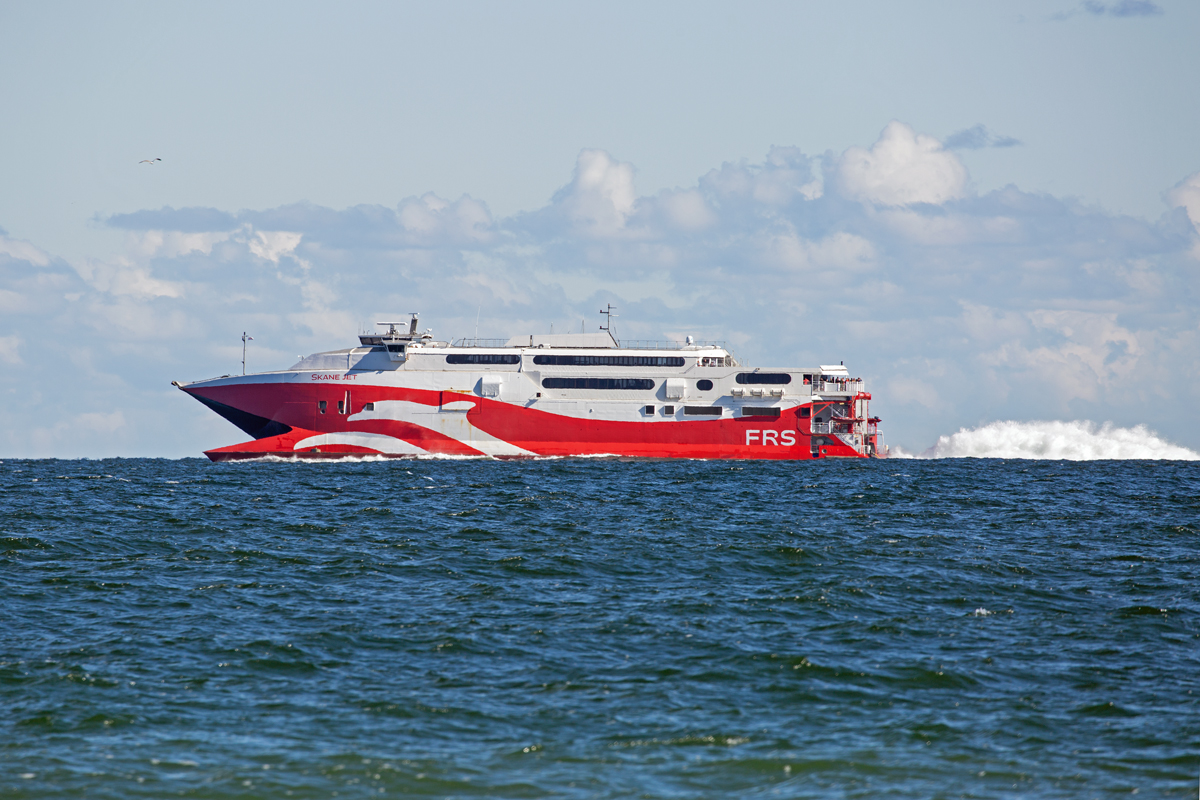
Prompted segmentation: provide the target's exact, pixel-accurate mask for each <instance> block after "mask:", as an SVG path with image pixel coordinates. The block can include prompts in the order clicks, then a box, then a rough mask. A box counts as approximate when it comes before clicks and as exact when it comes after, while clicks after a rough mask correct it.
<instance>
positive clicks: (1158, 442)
mask: <svg viewBox="0 0 1200 800" xmlns="http://www.w3.org/2000/svg"><path fill="white" fill-rule="evenodd" d="M902 456H903V454H902ZM916 457H917V458H1037V459H1065V460H1068V461H1096V460H1099V459H1170V460H1177V461H1200V453H1197V452H1196V451H1195V450H1189V449H1188V448H1186V447H1180V446H1179V445H1176V444H1171V443H1170V442H1168V441H1166V440H1164V439H1162V438H1160V437H1159V436H1158V434H1157V433H1155V432H1154V431H1152V430H1150V429H1149V428H1147V427H1146V426H1145V425H1137V426H1135V427H1132V428H1118V427H1116V426H1115V425H1113V424H1112V423H1111V422H1106V423H1104V424H1103V425H1097V424H1096V423H1094V422H1090V421H1088V420H1075V421H1073V422H1053V421H1048V422H1012V421H1005V422H993V423H991V424H989V425H983V426H982V427H979V428H972V429H970V430H968V429H966V428H962V429H960V430H959V431H958V433H955V434H952V435H950V436H940V437H938V440H937V444H935V445H934V446H933V447H931V448H929V449H928V450H926V451H925V452H923V453H921V454H920V455H919V456H916Z"/></svg>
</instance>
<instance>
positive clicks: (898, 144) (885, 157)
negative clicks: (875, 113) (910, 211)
mask: <svg viewBox="0 0 1200 800" xmlns="http://www.w3.org/2000/svg"><path fill="white" fill-rule="evenodd" d="M837 177H838V185H839V187H840V188H841V190H842V192H843V193H844V194H845V195H846V196H847V197H851V198H853V199H856V200H860V201H862V202H865V203H873V204H875V205H880V206H904V205H911V204H913V203H929V204H933V205H940V204H942V203H945V202H946V201H948V200H957V199H959V198H961V197H964V196H965V195H966V193H967V170H966V167H964V166H963V165H962V162H961V161H959V160H958V156H956V155H954V154H953V153H951V152H950V151H948V150H947V149H946V148H944V147H943V146H942V143H941V142H939V141H938V140H937V139H935V138H933V137H932V136H927V135H925V134H919V133H917V132H916V131H914V130H913V129H912V128H910V127H909V126H908V125H905V124H904V123H903V122H896V121H893V122H891V123H889V124H888V126H887V127H886V128H884V129H883V133H881V134H880V135H879V140H878V141H877V142H875V144H874V145H872V146H871V148H870V149H865V148H862V147H851V148H850V149H848V150H847V151H846V152H845V153H843V154H842V157H841V159H839V161H838V164H837Z"/></svg>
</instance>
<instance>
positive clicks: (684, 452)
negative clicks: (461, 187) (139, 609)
mask: <svg viewBox="0 0 1200 800" xmlns="http://www.w3.org/2000/svg"><path fill="white" fill-rule="evenodd" d="M600 313H601V314H602V315H604V314H607V315H608V324H606V325H601V326H600V328H599V330H598V331H597V332H593V333H559V334H553V333H552V334H547V335H538V334H527V335H524V336H514V337H513V338H511V339H508V340H507V341H505V340H502V339H499V340H489V339H478V338H476V339H461V340H458V341H455V342H453V343H451V342H444V341H438V340H436V339H434V337H433V333H432V331H430V330H425V331H418V320H419V318H418V315H417V314H412V315H411V319H409V320H407V321H404V322H380V323H377V325H378V326H379V328H380V330H382V329H386V332H382V333H380V332H375V333H369V334H363V335H360V336H359V337H358V338H359V345H358V346H357V347H350V348H346V349H342V350H331V351H328V352H322V353H314V354H313V355H310V356H308V357H307V358H303V359H301V360H300V361H299V362H297V363H296V364H293V365H292V366H291V367H289V368H288V369H285V370H278V371H273V372H262V373H258V374H252V375H246V374H242V375H225V376H222V377H220V378H213V379H210V380H202V381H195V382H192V383H181V382H178V381H175V382H173V384H174V385H175V386H176V387H178V388H179V389H182V390H183V391H184V392H187V393H188V394H189V395H191V396H192V397H194V398H196V399H197V400H199V401H200V402H201V403H203V404H204V405H206V406H208V407H209V408H210V409H212V410H213V411H215V412H216V413H218V414H220V415H221V416H222V417H224V418H225V419H227V420H229V421H230V422H232V423H233V424H234V425H236V426H237V427H238V428H240V429H241V430H242V431H244V432H245V433H246V434H247V435H248V436H250V437H252V438H251V439H250V440H249V441H247V442H243V443H241V444H235V445H231V446H228V447H220V448H217V449H215V450H209V451H207V452H206V453H205V455H207V456H208V457H209V458H210V459H212V460H213V461H231V460H240V459H252V458H270V457H275V458H286V459H330V458H363V457H374V456H382V457H392V458H413V457H422V456H442V457H445V456H476V457H492V458H500V459H505V458H539V457H540V458H545V457H571V456H576V457H577V456H610V457H621V458H698V459H792V460H808V459H821V458H883V457H886V455H887V448H886V446H885V445H884V444H883V434H882V433H880V432H879V430H878V424H879V419H878V418H877V417H872V416H870V412H869V408H868V406H869V404H870V400H871V395H870V393H869V392H867V391H866V390H865V386H864V383H863V381H862V379H861V378H851V377H850V373H849V371H848V370H847V369H846V367H845V366H843V365H842V364H838V365H836V366H829V365H822V366H817V367H811V368H778V369H776V368H771V369H766V368H759V369H751V368H749V367H746V366H744V365H742V364H741V363H740V362H739V361H738V359H737V358H736V357H735V356H734V355H733V353H732V352H731V351H730V350H729V349H728V348H726V347H725V346H724V344H723V343H720V342H698V341H695V340H694V339H693V337H691V336H688V337H687V338H686V339H685V340H684V341H682V342H671V341H658V342H646V341H624V342H622V341H620V340H618V339H617V338H616V336H615V335H614V334H613V331H612V317H613V316H614V315H613V314H612V307H611V306H610V307H609V308H608V309H607V310H602V311H601V312H600ZM244 371H245V367H244V362H243V372H244Z"/></svg>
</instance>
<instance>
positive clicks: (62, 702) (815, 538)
mask: <svg viewBox="0 0 1200 800" xmlns="http://www.w3.org/2000/svg"><path fill="white" fill-rule="evenodd" d="M0 487H2V488H0V520H2V530H0V578H2V579H3V595H2V598H3V599H2V601H0V630H2V632H3V635H2V637H0V795H2V796H4V797H6V798H24V797H37V798H57V797H72V798H76V797H79V798H159V797H192V798H251V797H270V798H283V797H295V798H318V797H319V798H329V797H339V798H358V797H379V796H385V797H414V796H418V797H439V798H440V797H454V798H459V797H463V798H465V797H472V798H476V797H500V798H537V797H555V798H559V797H565V798H626V797H634V798H722V797H797V798H818V797H820V798H826V797H831V798H843V797H844V798H883V797H887V798H958V797H970V798H1013V797H1023V798H1092V797H1097V798H1105V797H1117V796H1121V797H1124V796H1129V795H1131V794H1133V793H1135V792H1136V793H1138V795H1139V796H1140V797H1174V798H1185V797H1196V795H1197V777H1198V772H1200V583H1198V576H1200V465H1198V464H1195V463H1171V462H1089V463H1073V462H1032V461H998V460H949V461H925V462H922V461H895V460H893V461H880V462H855V463H847V462H826V463H795V464H771V463H754V464H731V463H721V462H620V461H571V460H565V461H538V462H523V463H513V462H509V463H498V462H490V461H420V462H414V461H407V462H385V463H339V464H225V465H214V464H209V463H207V462H206V461H201V460H187V461H161V460H112V461H7V462H3V463H0Z"/></svg>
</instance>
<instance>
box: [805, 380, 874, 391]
mask: <svg viewBox="0 0 1200 800" xmlns="http://www.w3.org/2000/svg"><path fill="white" fill-rule="evenodd" d="M814 391H817V392H826V393H829V392H836V393H841V392H846V393H851V394H857V393H858V392H861V391H864V382H863V381H860V380H845V381H829V380H825V381H818V382H817V385H816V389H814Z"/></svg>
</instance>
